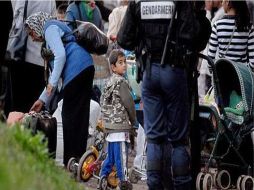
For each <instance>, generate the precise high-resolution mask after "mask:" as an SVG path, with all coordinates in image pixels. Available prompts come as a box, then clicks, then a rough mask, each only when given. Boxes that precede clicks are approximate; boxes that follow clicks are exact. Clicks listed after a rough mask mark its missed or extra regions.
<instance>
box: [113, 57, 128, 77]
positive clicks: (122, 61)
mask: <svg viewBox="0 0 254 190" xmlns="http://www.w3.org/2000/svg"><path fill="white" fill-rule="evenodd" d="M111 67H112V71H113V72H114V73H117V74H119V75H124V73H125V72H126V70H127V63H126V58H125V56H118V58H117V62H116V64H115V65H113V64H112V65H111Z"/></svg>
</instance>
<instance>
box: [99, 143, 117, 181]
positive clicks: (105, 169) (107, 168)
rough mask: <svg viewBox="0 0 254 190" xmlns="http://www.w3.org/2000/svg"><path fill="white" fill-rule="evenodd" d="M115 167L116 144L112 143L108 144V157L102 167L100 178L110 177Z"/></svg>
mask: <svg viewBox="0 0 254 190" xmlns="http://www.w3.org/2000/svg"><path fill="white" fill-rule="evenodd" d="M113 165H114V144H113V143H112V142H108V148H107V157H106V159H105V160H104V161H103V163H102V165H101V172H100V178H102V177H103V176H108V175H109V173H110V172H111V171H112V167H113Z"/></svg>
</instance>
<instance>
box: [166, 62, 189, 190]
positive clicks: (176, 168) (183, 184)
mask: <svg viewBox="0 0 254 190" xmlns="http://www.w3.org/2000/svg"><path fill="white" fill-rule="evenodd" d="M186 77H187V76H186V73H185V70H184V69H180V68H171V67H169V66H168V67H165V68H164V69H163V70H162V71H161V82H162V86H163V88H162V89H163V90H164V92H165V93H164V97H163V102H164V105H165V108H164V109H165V110H166V115H167V122H166V123H167V129H168V140H169V142H170V143H171V145H172V151H171V160H172V162H171V165H172V177H173V183H174V189H175V190H189V189H190V182H191V176H190V155H189V153H188V152H187V150H186V148H185V146H186V147H187V144H188V139H189V103H188V88H187V79H186ZM170 79H171V80H173V81H174V83H172V84H169V83H167V82H166V81H169V80H170ZM169 97H170V98H169Z"/></svg>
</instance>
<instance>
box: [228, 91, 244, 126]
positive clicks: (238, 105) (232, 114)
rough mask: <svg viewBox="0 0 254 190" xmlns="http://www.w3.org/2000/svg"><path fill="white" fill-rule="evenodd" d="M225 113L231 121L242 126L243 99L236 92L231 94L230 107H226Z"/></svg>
mask: <svg viewBox="0 0 254 190" xmlns="http://www.w3.org/2000/svg"><path fill="white" fill-rule="evenodd" d="M225 112H226V115H227V117H228V119H229V120H230V121H232V122H233V123H235V124H238V125H241V124H243V122H244V107H243V99H242V97H241V96H240V95H238V94H237V92H236V91H234V90H233V91H232V92H231V94H230V101H229V107H225Z"/></svg>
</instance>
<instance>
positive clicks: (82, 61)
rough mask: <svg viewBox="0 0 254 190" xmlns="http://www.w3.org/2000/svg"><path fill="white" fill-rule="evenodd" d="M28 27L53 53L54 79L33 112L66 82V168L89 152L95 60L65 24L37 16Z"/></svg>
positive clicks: (52, 69) (47, 17)
mask: <svg viewBox="0 0 254 190" xmlns="http://www.w3.org/2000/svg"><path fill="white" fill-rule="evenodd" d="M25 24H26V28H27V31H28V34H29V35H30V36H31V37H32V39H33V40H34V41H41V42H46V48H48V49H49V50H51V51H52V53H53V54H52V55H53V58H51V60H50V61H49V64H48V66H49V67H50V68H51V75H50V77H49V79H48V84H47V87H46V88H45V89H44V91H43V92H42V94H41V96H40V97H39V99H38V100H37V101H36V102H35V103H34V104H33V106H32V108H31V111H36V112H39V111H40V110H41V109H42V107H43V105H44V104H48V102H49V101H50V97H51V96H52V94H53V93H54V90H55V89H56V88H57V85H58V81H59V79H60V77H61V78H62V81H63V107H62V120H63V137H64V165H65V166H67V163H68V160H69V159H70V158H71V157H75V158H77V159H79V158H80V157H81V156H82V154H83V153H84V151H85V148H86V143H87V136H88V126H89V111H90V98H91V91H92V82H93V77H94V66H93V60H92V57H91V56H90V54H89V53H88V52H87V51H86V50H85V49H84V48H82V47H80V46H79V45H78V44H77V43H76V40H75V37H74V36H73V35H70V32H71V29H70V28H69V27H68V26H67V25H65V24H64V23H63V22H61V21H57V20H53V19H52V18H51V17H50V16H49V15H48V14H47V13H44V12H39V13H35V14H33V15H31V16H29V17H28V18H27V20H26V23H25ZM62 39H63V40H62ZM63 41H64V43H63Z"/></svg>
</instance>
